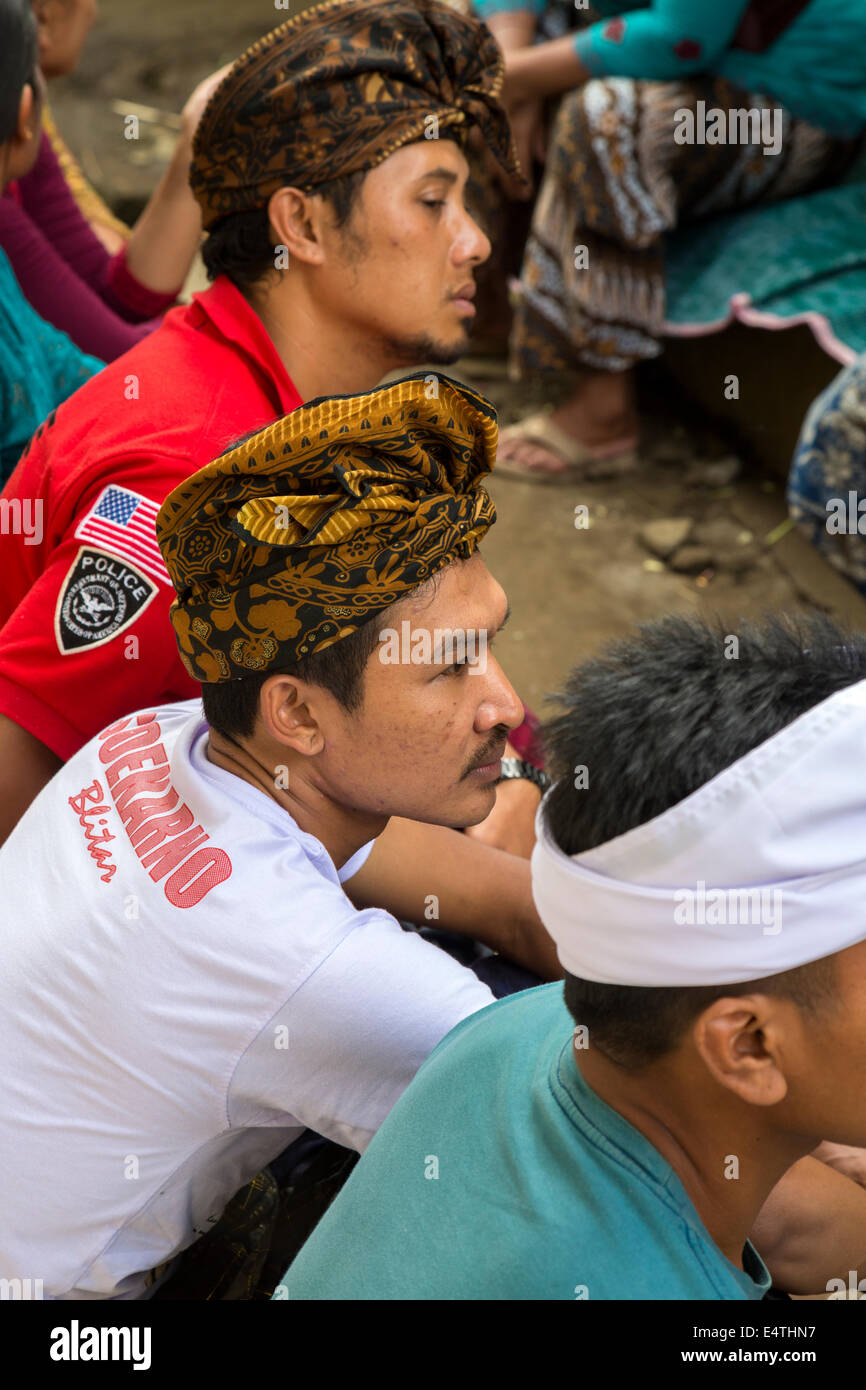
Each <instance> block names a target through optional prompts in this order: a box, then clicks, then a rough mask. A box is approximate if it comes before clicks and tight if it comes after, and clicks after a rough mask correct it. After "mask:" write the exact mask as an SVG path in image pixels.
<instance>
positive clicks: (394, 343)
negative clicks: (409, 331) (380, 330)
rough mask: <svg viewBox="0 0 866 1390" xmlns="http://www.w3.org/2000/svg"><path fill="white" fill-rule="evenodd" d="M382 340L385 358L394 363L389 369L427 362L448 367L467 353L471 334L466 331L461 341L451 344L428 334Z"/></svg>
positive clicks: (421, 364)
mask: <svg viewBox="0 0 866 1390" xmlns="http://www.w3.org/2000/svg"><path fill="white" fill-rule="evenodd" d="M380 341H381V347H382V354H383V357H384V359H385V360H386V361H388V362H391V363H392V364H393V365H392V367H391V368H389V370H392V371H393V370H396V369H397V368H398V367H420V366H423V365H424V364H425V363H427V362H431V363H434V364H435V365H437V366H442V367H447V366H450V365H451V364H452V363H453V362H456V361H458V359H459V358H461V357H463V356H464V355H465V353H466V349H467V347H468V345H469V334H468V333H466V332H464V333H463V334H462V337H461V339H460V341H458V342H455V343H450V344H448V343H437V342H436V340H435V338H430V337H428V336H427V335H426V334H419V336H418V337H417V338H382V339H381V340H380Z"/></svg>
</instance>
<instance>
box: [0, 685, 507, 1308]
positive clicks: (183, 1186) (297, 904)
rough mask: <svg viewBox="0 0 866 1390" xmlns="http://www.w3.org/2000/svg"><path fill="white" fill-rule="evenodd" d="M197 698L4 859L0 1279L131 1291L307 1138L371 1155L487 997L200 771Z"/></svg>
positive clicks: (172, 709) (110, 756) (256, 802)
mask: <svg viewBox="0 0 866 1390" xmlns="http://www.w3.org/2000/svg"><path fill="white" fill-rule="evenodd" d="M206 735H207V725H206V723H205V722H204V720H203V719H202V716H201V707H200V705H199V704H198V702H193V701H189V702H187V703H185V704H179V705H172V706H168V707H166V708H163V709H159V710H157V711H155V712H154V711H149V712H144V713H142V714H139V715H130V716H129V718H127V719H123V720H120V721H118V723H117V724H114V725H112V726H111V729H110V730H106V731H104V732H103V733H102V734H100V735H98V737H97V738H95V739H94V740H93V741H92V742H91V743H89V744H88V745H87V746H86V747H85V748H83V749H82V750H81V752H80V753H78V754H76V756H75V757H74V758H73V759H72V760H71V761H70V762H69V763H67V764H66V766H65V767H64V768H62V769H61V771H60V772H58V774H57V775H56V777H54V778H53V779H52V781H51V782H50V783H49V784H48V786H47V787H45V788H44V790H43V791H42V792H41V793H40V795H39V797H38V798H37V799H36V801H35V802H34V803H33V805H32V806H31V807H30V809H29V810H28V812H27V814H26V815H25V816H24V817H23V819H22V820H21V821H20V823H19V825H18V826H17V827H16V829H15V831H14V832H13V834H12V835H11V836H10V838H9V839H8V840H7V842H6V844H5V845H4V847H3V848H2V850H0V904H2V905H0V1056H2V1058H3V1063H4V1065H3V1082H2V1086H0V1277H3V1278H6V1279H21V1280H26V1279H30V1280H42V1287H43V1290H44V1295H45V1297H47V1298H67V1299H85V1298H111V1297H114V1298H141V1297H146V1296H147V1291H146V1285H145V1276H146V1273H147V1271H149V1270H151V1269H153V1268H154V1267H155V1266H158V1265H160V1264H162V1263H163V1262H165V1261H166V1260H168V1259H169V1258H170V1257H171V1256H173V1255H175V1254H177V1253H179V1252H180V1251H181V1250H183V1249H184V1248H185V1247H186V1246H187V1245H189V1244H191V1243H192V1241H193V1240H195V1239H196V1237H197V1236H198V1235H199V1234H201V1233H203V1232H205V1231H207V1230H208V1229H209V1227H210V1226H211V1225H212V1224H213V1222H214V1221H215V1220H216V1219H218V1217H219V1215H220V1213H221V1211H222V1209H223V1207H224V1206H225V1204H226V1202H227V1201H228V1200H229V1199H230V1198H231V1197H232V1196H233V1195H234V1193H235V1192H236V1191H237V1189H238V1188H240V1187H241V1186H242V1185H243V1184H244V1183H245V1182H247V1181H248V1180H249V1179H250V1178H252V1177H253V1176H254V1175H255V1174H256V1173H257V1172H258V1171H259V1170H260V1169H261V1168H262V1167H263V1166H264V1165H265V1164H267V1163H268V1162H269V1161H270V1160H271V1159H273V1158H275V1157H276V1155H277V1154H279V1153H280V1152H281V1151H282V1149H283V1148H284V1147H285V1146H286V1145H287V1144H288V1143H290V1142H291V1141H292V1140H293V1139H294V1138H295V1137H296V1136H297V1135H298V1134H299V1133H300V1131H301V1130H302V1129H303V1128H305V1127H307V1126H308V1127H309V1128H311V1129H314V1130H317V1131H318V1132H319V1133H320V1134H323V1135H326V1136H327V1137H329V1138H331V1139H335V1140H337V1141H338V1142H339V1143H341V1144H345V1145H348V1146H350V1147H352V1148H355V1149H358V1150H363V1149H364V1148H365V1146H366V1145H367V1143H368V1141H369V1140H370V1138H371V1136H372V1135H373V1134H374V1132H375V1131H376V1130H377V1129H378V1127H379V1125H381V1123H382V1121H383V1120H384V1118H385V1116H386V1115H387V1114H388V1112H389V1110H390V1109H391V1107H392V1106H393V1105H394V1103H395V1101H396V1100H397V1099H398V1097H399V1096H400V1095H401V1093H402V1092H403V1090H404V1089H405V1087H406V1086H407V1085H408V1084H409V1082H410V1081H411V1080H412V1077H413V1076H414V1074H415V1072H416V1071H417V1070H418V1068H419V1067H420V1065H421V1063H422V1062H423V1061H424V1060H425V1059H426V1057H427V1056H428V1055H429V1053H430V1052H431V1051H432V1050H433V1048H434V1047H435V1046H436V1044H437V1043H438V1042H439V1040H440V1039H441V1038H442V1037H444V1035H445V1034H446V1033H447V1032H449V1031H450V1029H451V1028H453V1027H454V1026H455V1025H456V1024H457V1023H459V1022H460V1020H461V1019H463V1018H465V1017H467V1016H468V1015H469V1014H471V1013H473V1012H475V1010H477V1009H480V1008H483V1007H484V1006H485V1005H487V1004H489V1003H492V1000H493V996H492V995H491V993H490V991H489V990H488V988H487V987H486V985H483V984H482V983H481V982H480V981H479V980H478V979H477V977H476V976H475V975H474V974H473V973H472V972H471V971H470V970H467V969H466V968H465V967H463V966H461V965H458V964H457V963H456V962H455V961H454V960H452V959H451V958H450V957H449V956H447V955H446V954H445V953H444V952H442V951H440V950H438V949H437V948H436V947H434V946H431V945H430V944H428V943H427V942H425V941H424V940H422V939H421V938H419V937H418V936H416V935H415V934H414V933H411V932H404V931H403V930H402V929H401V927H400V926H399V924H398V923H397V922H396V921H395V920H394V918H393V917H391V916H390V915H389V914H388V913H387V912H384V911H380V910H378V909H367V910H365V911H362V912H358V911H356V909H355V908H354V907H353V906H352V904H351V902H350V901H349V899H348V898H347V897H346V895H345V893H344V891H343V889H342V887H341V882H343V881H345V880H347V879H349V878H351V877H352V875H353V874H354V873H356V872H357V871H358V869H360V867H361V865H362V864H363V862H364V860H365V859H366V857H367V855H368V854H369V851H370V849H371V847H372V846H371V845H365V846H364V847H363V848H362V849H361V850H359V851H358V853H357V854H355V855H354V856H353V857H352V858H351V859H350V860H349V861H348V863H346V864H345V865H344V866H343V867H342V869H341V870H340V872H339V874H338V873H337V870H336V869H335V867H334V864H333V861H332V860H331V858H330V856H329V855H328V853H327V851H326V850H325V849H324V848H323V846H322V845H321V844H320V843H319V841H318V840H316V839H315V838H314V837H313V836H312V835H308V834H306V833H305V832H303V831H301V830H300V829H299V828H298V826H297V825H296V824H295V822H294V821H293V820H292V818H291V816H289V815H288V813H287V812H286V811H284V810H282V809H281V808H280V807H279V806H278V805H277V803H276V802H275V801H273V800H272V799H271V798H270V797H268V796H267V795H266V794H265V793H264V792H262V791H259V790H257V789H256V788H254V787H252V786H250V785H249V784H248V783H246V782H244V781H242V780H241V779H240V778H238V777H235V776H234V775H233V774H232V773H230V772H226V771H225V770H223V769H221V768H218V767H216V766H215V765H214V764H213V763H210V762H209V761H208V759H207V757H206V754H205V739H206Z"/></svg>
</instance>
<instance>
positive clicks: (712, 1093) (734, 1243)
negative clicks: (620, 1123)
mask: <svg viewBox="0 0 866 1390" xmlns="http://www.w3.org/2000/svg"><path fill="white" fill-rule="evenodd" d="M574 1057H575V1061H576V1063H577V1065H578V1069H579V1071H580V1073H581V1076H582V1077H583V1079H584V1081H585V1082H586V1083H587V1085H588V1086H590V1087H591V1088H592V1090H593V1091H594V1092H595V1094H596V1095H597V1096H599V1097H600V1098H601V1099H602V1100H603V1101H605V1102H606V1103H607V1104H608V1105H609V1106H610V1107H611V1108H612V1109H613V1110H616V1111H617V1112H618V1114H620V1115H622V1117H623V1119H625V1120H627V1121H628V1122H629V1124H631V1125H633V1126H634V1128H635V1129H636V1130H639V1132H640V1133H641V1134H642V1135H643V1136H644V1138H645V1139H647V1140H649V1142H650V1143H651V1144H652V1146H653V1148H654V1149H656V1150H657V1151H658V1153H660V1154H661V1156H662V1158H664V1159H665V1160H666V1161H667V1162H668V1163H669V1164H670V1166H671V1168H673V1170H674V1172H675V1173H676V1175H677V1177H678V1178H679V1180H680V1182H681V1183H682V1185H683V1187H684V1188H685V1190H686V1193H687V1195H688V1197H689V1199H690V1201H691V1202H692V1204H693V1206H694V1207H695V1210H696V1211H697V1213H698V1216H699V1217H700V1218H701V1221H702V1222H703V1224H704V1226H705V1227H706V1229H707V1230H708V1232H709V1233H710V1235H711V1237H712V1239H713V1240H714V1242H715V1244H716V1245H717V1246H718V1248H719V1249H720V1250H721V1252H722V1254H723V1255H724V1256H725V1257H726V1258H727V1259H728V1260H730V1262H731V1264H733V1265H735V1266H736V1268H737V1269H742V1267H743V1246H744V1245H745V1243H746V1241H747V1239H748V1237H749V1232H750V1231H751V1229H752V1227H753V1225H754V1222H755V1218H756V1217H757V1215H758V1212H759V1211H760V1209H761V1207H762V1206H763V1205H764V1202H765V1201H766V1199H767V1197H768V1195H769V1193H770V1190H771V1189H772V1188H773V1187H775V1185H776V1183H777V1182H778V1181H779V1179H780V1178H781V1176H782V1174H783V1173H784V1172H785V1171H786V1170H787V1169H788V1168H789V1167H790V1166H791V1164H792V1163H795V1162H796V1161H797V1159H799V1158H802V1157H803V1155H804V1154H806V1153H808V1152H809V1150H810V1149H811V1148H813V1147H814V1143H812V1142H809V1141H807V1140H801V1139H795V1138H794V1137H792V1136H791V1135H779V1134H778V1133H777V1132H776V1131H774V1130H773V1129H771V1128H770V1127H769V1126H768V1125H767V1124H766V1123H765V1119H766V1117H765V1115H764V1113H763V1111H762V1110H761V1108H760V1107H758V1106H748V1105H746V1104H745V1103H742V1102H740V1101H738V1100H737V1098H736V1097H735V1096H734V1095H732V1094H728V1093H726V1092H725V1089H724V1088H723V1087H722V1086H720V1085H717V1084H715V1083H713V1082H712V1080H711V1078H710V1077H709V1074H708V1073H707V1072H706V1070H705V1069H704V1068H703V1065H702V1063H701V1062H700V1061H699V1059H698V1060H696V1061H695V1062H694V1063H693V1064H692V1065H691V1066H690V1067H689V1066H685V1067H682V1068H678V1066H677V1065H676V1064H674V1063H668V1064H666V1063H665V1062H661V1063H655V1064H654V1065H653V1066H651V1067H648V1068H646V1069H644V1070H642V1071H640V1072H635V1073H628V1072H625V1071H623V1070H622V1069H621V1068H619V1067H617V1066H615V1065H614V1064H613V1063H612V1062H609V1061H608V1060H607V1059H606V1058H605V1057H604V1056H603V1055H602V1054H601V1053H600V1052H598V1050H597V1049H596V1050H595V1051H593V1050H592V1049H590V1050H589V1051H582V1050H581V1051H578V1050H577V1049H576V1050H575V1053H574ZM732 1160H736V1164H734V1163H733V1162H732Z"/></svg>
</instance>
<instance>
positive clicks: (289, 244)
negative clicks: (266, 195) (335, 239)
mask: <svg viewBox="0 0 866 1390" xmlns="http://www.w3.org/2000/svg"><path fill="white" fill-rule="evenodd" d="M268 217H269V219H270V224H271V238H272V240H273V242H274V245H275V246H276V247H282V246H284V247H285V248H286V250H287V251H288V253H289V262H290V263H291V260H292V257H294V258H295V259H297V260H299V261H303V262H304V263H305V264H306V265H321V264H322V262H323V261H324V259H325V253H324V249H323V244H322V199H321V198H319V197H316V196H315V195H314V194H311V193H303V192H302V191H301V189H299V188H278V189H277V191H276V193H273V194H272V195H271V198H270V201H269V203H268ZM275 263H276V264H278V262H276V260H275Z"/></svg>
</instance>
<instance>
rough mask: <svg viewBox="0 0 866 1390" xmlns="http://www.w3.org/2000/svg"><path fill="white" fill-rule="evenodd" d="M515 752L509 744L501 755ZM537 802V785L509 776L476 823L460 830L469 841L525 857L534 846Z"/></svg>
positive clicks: (538, 790) (513, 754) (513, 755)
mask: <svg viewBox="0 0 866 1390" xmlns="http://www.w3.org/2000/svg"><path fill="white" fill-rule="evenodd" d="M517 756H518V755H517V753H516V752H515V750H514V749H513V748H512V747H511V745H510V744H507V745H506V748H505V757H506V758H516V757H517ZM540 801H541V788H540V787H537V786H536V785H535V783H534V782H529V781H527V780H526V778H525V777H509V778H508V780H507V781H506V782H500V783H499V786H498V787H497V788H496V804H495V805H494V807H493V810H492V811H491V812H490V814H489V815H488V816H487V817H486V818H485V819H484V820H483V821H481V822H480V823H479V824H478V825H468V826H467V827H466V829H465V831H464V832H463V833H464V834H465V835H468V836H469V837H470V839H472V840H478V841H480V843H481V844H485V845H491V846H492V847H493V849H504V850H506V851H507V852H508V853H509V854H516V855H517V856H518V857H519V858H520V859H528V858H529V856H530V855H531V854H532V850H533V846H534V845H535V813H536V811H537V810H538V806H539V803H540Z"/></svg>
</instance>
